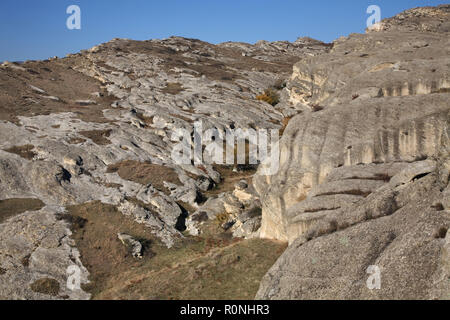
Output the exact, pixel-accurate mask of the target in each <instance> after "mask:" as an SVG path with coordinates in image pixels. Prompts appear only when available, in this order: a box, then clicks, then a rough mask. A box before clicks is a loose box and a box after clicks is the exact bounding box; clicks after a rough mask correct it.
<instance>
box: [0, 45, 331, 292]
mask: <svg viewBox="0 0 450 320" xmlns="http://www.w3.org/2000/svg"><path fill="white" fill-rule="evenodd" d="M329 49H330V45H327V44H324V43H322V42H319V41H316V40H313V39H309V38H300V39H298V40H297V41H296V42H294V43H289V42H273V43H269V42H265V41H261V42H258V43H257V44H255V45H249V44H245V43H232V42H230V43H223V44H220V45H211V44H208V43H205V42H202V41H199V40H193V39H183V38H177V37H173V38H170V39H166V40H151V41H143V42H140V41H132V40H126V39H114V40H112V41H110V42H108V43H105V44H102V45H99V46H96V47H94V48H92V49H90V50H88V51H82V52H80V53H78V54H74V55H69V56H67V57H66V58H64V59H58V58H54V59H50V60H48V61H28V62H25V63H23V64H17V63H8V62H6V63H4V64H3V65H2V66H1V67H0V78H1V85H0V119H1V120H2V121H1V122H0V134H1V136H2V137H5V138H4V139H2V141H1V142H0V180H1V184H0V230H1V231H0V239H1V241H0V267H1V269H0V270H1V272H0V279H1V281H0V298H13V299H16V298H17V299H21V298H33V299H34V298H36V299H40V298H49V296H50V297H52V298H59V299H61V298H71V299H80V298H81V299H84V298H89V297H93V298H96V297H105V296H107V297H108V298H117V297H118V296H117V293H114V294H112V293H110V294H109V295H106V293H105V292H116V291H119V288H122V287H125V288H126V286H127V285H126V283H125V282H124V281H122V280H117V279H116V278H114V277H115V276H117V273H120V272H122V273H123V272H128V273H129V272H130V268H131V269H136V266H135V264H136V263H138V265H139V268H140V269H139V268H138V270H136V271H135V272H134V273H132V274H130V273H129V274H128V278H129V279H130V278H131V279H132V278H133V277H137V278H140V280H139V281H138V280H136V281H137V282H140V283H142V284H141V285H142V287H144V288H148V287H149V286H151V285H149V284H146V283H145V281H143V280H142V279H143V278H144V277H145V275H146V274H148V275H147V276H146V278H148V279H152V278H154V277H155V275H150V273H151V272H160V273H161V272H163V274H165V275H166V278H164V277H162V278H161V277H160V276H157V277H156V278H158V279H166V280H167V282H168V284H167V288H168V289H167V290H166V291H164V290H165V289H163V287H161V284H159V287H160V288H161V289H160V290H161V292H144V293H140V294H139V297H143V298H152V297H159V298H174V297H175V298H176V297H179V298H180V297H187V296H185V295H183V294H182V293H181V291H180V292H178V291H177V290H176V289H175V288H176V286H179V285H181V284H182V283H183V281H186V280H187V279H186V277H182V280H180V279H177V278H176V277H175V276H173V274H171V270H173V272H181V270H184V269H183V268H187V266H188V265H189V264H194V266H191V267H190V269H192V270H196V269H195V268H196V266H197V264H200V266H201V264H202V262H201V260H202V259H203V260H204V259H205V257H206V256H207V255H208V254H213V253H214V252H215V253H214V257H216V259H219V258H220V257H221V256H222V253H221V252H222V250H225V251H226V252H231V253H229V254H231V256H233V254H234V255H236V252H239V251H241V250H244V249H242V246H243V247H244V248H246V247H247V246H250V247H253V248H255V247H257V248H259V250H260V251H261V250H262V252H260V253H258V252H254V253H251V254H250V253H249V254H250V257H248V256H246V257H245V258H242V259H241V260H240V261H241V262H240V264H239V263H238V264H236V263H235V262H237V261H238V260H236V258H231V260H230V258H228V259H229V260H230V261H231V262H230V263H225V266H227V267H229V268H230V270H231V271H233V270H234V269H233V266H231V267H230V266H229V264H232V265H234V266H235V267H236V270H235V272H236V273H235V274H234V275H233V273H232V272H231V274H229V273H228V278H230V279H228V280H227V279H225V280H226V281H225V280H224V281H223V285H224V286H225V287H226V286H229V282H230V281H231V282H233V281H236V283H241V285H242V286H243V288H241V287H240V286H234V289H235V291H234V292H230V291H229V290H228V289H226V288H224V289H223V290H224V291H220V289H218V290H216V292H214V291H207V290H205V289H202V288H201V286H200V287H198V288H192V287H190V286H189V285H191V284H192V279H191V280H189V283H188V284H184V285H183V288H184V289H185V290H186V291H185V292H187V293H189V294H191V296H189V297H191V298H200V297H202V294H207V293H208V292H209V293H210V297H211V298H213V297H216V298H227V297H229V298H233V297H234V298H246V299H248V298H253V297H254V295H255V293H256V290H257V285H258V283H259V280H260V279H261V277H262V276H263V274H264V273H265V272H266V271H267V270H268V268H269V267H270V266H271V265H272V264H273V263H274V261H275V259H276V258H277V257H278V256H279V255H280V253H281V252H282V251H280V250H282V249H283V248H284V244H283V243H279V242H273V241H272V242H267V241H260V242H258V241H259V240H258V241H257V242H256V244H254V242H252V243H251V244H249V243H247V242H243V243H242V244H236V243H235V241H234V240H233V237H239V238H236V239H240V238H250V237H254V236H255V235H256V231H258V229H259V226H260V222H261V210H260V203H259V200H258V196H257V194H256V193H255V192H254V190H253V188H252V186H251V177H252V175H253V174H254V168H252V167H251V166H247V167H245V168H238V167H236V166H219V165H217V166H211V165H197V164H194V163H193V164H191V165H189V164H188V165H177V164H176V163H174V161H173V160H172V156H171V154H172V151H173V147H174V145H176V144H177V143H178V142H179V141H178V140H176V139H173V136H172V134H173V132H174V131H175V130H176V129H179V128H185V129H187V130H188V132H192V131H193V124H194V122H196V121H199V120H201V121H202V126H203V130H206V129H208V128H217V129H218V130H219V131H220V132H223V131H224V130H225V129H227V128H231V129H234V128H254V129H266V128H281V127H282V126H283V125H282V122H283V119H284V118H285V117H288V116H290V115H293V114H296V113H298V112H299V111H298V110H297V109H296V106H293V105H290V104H281V103H279V104H277V105H276V106H275V107H274V106H272V105H271V104H269V103H267V102H264V101H259V100H257V99H255V97H256V96H257V95H259V94H262V93H263V92H264V91H265V90H266V89H267V88H272V87H273V89H271V90H273V91H274V92H275V91H278V92H276V95H277V96H278V95H282V92H281V90H282V89H283V87H284V81H285V80H286V79H287V78H288V77H289V75H290V73H291V70H292V66H293V64H294V63H295V62H297V61H298V60H300V59H302V58H305V57H308V56H315V55H318V54H321V53H323V52H327V51H329ZM233 169H234V170H233ZM243 169H245V170H243ZM235 185H236V188H235ZM118 214H119V215H120V214H123V215H124V217H126V219H125V220H124V218H121V217H120V216H118ZM104 215H107V216H106V217H105V216H104ZM107 217H109V218H107ZM186 218H188V219H187V221H186ZM186 229H188V230H186ZM118 234H120V236H119V235H118ZM100 235H104V236H105V237H101V236H100ZM122 242H123V243H124V244H123V243H122ZM149 243H152V245H148V244H149ZM145 244H147V245H145ZM127 245H129V246H130V250H128V249H127ZM265 246H269V247H273V248H274V249H273V250H271V252H272V253H270V254H268V255H267V254H265V253H264V251H265V249H264V248H265ZM164 248H166V249H164ZM245 250H247V251H245ZM245 250H244V251H245V252H249V251H248V250H250V249H245ZM235 251H236V252H235ZM183 254H184V255H183ZM261 254H263V255H264V259H266V260H265V261H267V262H266V263H262V264H261V267H260V268H254V270H255V274H254V277H252V276H249V277H248V280H243V279H241V280H237V279H234V278H233V276H240V275H242V274H243V273H242V271H239V272H238V270H241V269H242V268H244V269H245V266H246V265H247V264H246V263H248V265H250V266H251V265H254V264H255V263H256V260H255V259H257V260H260V259H259V258H257V257H259V256H260V255H261ZM155 255H156V256H155ZM195 257H197V258H198V259H197V260H195V259H194V258H195ZM136 259H137V260H139V262H136ZM233 259H234V260H233ZM193 260H195V261H193ZM213 260H214V259H213ZM219 260H220V259H219ZM158 261H159V262H158ZM246 261H247V262H246ZM154 264H156V265H159V269H158V268H157V269H158V270H153V268H154V267H153V265H154ZM72 265H76V266H78V268H79V276H80V279H81V284H82V288H83V290H68V289H67V288H66V279H67V277H68V274H67V273H66V271H67V268H68V267H70V266H72ZM105 265H108V266H105ZM217 265H218V266H221V262H220V261H218V262H217ZM213 267H214V266H212V268H213ZM166 269H167V270H166ZM203 269H205V267H203ZM203 269H202V268H200V269H199V270H200V271H199V272H200V275H195V274H194V275H193V277H194V278H195V279H197V278H199V277H200V278H201V280H202V281H203V280H204V281H207V279H211V280H213V281H215V277H213V276H214V273H213V272H212V271H211V270H207V273H208V274H210V276H209V277H208V276H207V275H205V276H201V274H202V271H201V270H203ZM219 269H220V268H219ZM164 270H165V271H164ZM192 270H191V271H192ZM218 272H219V271H218ZM220 272H222V271H220ZM182 274H185V272H184V271H183V272H182ZM113 278H114V279H115V280H112V279H113ZM175 279H177V280H176V281H175ZM233 279H234V280H233ZM130 281H131V280H130ZM217 281H218V280H217ZM245 281H248V282H249V283H248V286H246V285H245V284H244V283H245ZM175 282H176V284H175ZM88 283H89V285H88ZM114 283H115V284H114ZM199 283H201V281H197V282H196V284H195V285H196V286H198V285H199ZM110 284H112V287H110ZM213 284H214V286H217V283H214V282H213ZM205 285H206V284H205ZM153 286H154V285H153ZM171 286H172V287H171ZM49 288H50V289H51V290H50V289H49ZM55 288H56V289H55ZM232 288H233V286H232ZM227 290H228V291H227ZM137 291H139V290H138V289H136V292H134V291H130V290H125V289H124V292H128V293H127V294H128V295H126V296H123V295H122V296H121V297H124V298H127V297H136V295H137V294H138V293H137ZM238 291H239V292H238ZM171 292H172V293H171ZM173 292H175V293H173ZM225 292H229V293H228V296H227V295H226V294H225ZM133 294H136V295H133Z"/></svg>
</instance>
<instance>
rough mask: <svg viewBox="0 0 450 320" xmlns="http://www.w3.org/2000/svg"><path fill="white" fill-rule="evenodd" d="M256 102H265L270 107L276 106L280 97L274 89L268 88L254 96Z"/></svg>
mask: <svg viewBox="0 0 450 320" xmlns="http://www.w3.org/2000/svg"><path fill="white" fill-rule="evenodd" d="M256 100H259V101H264V102H267V103H268V104H270V105H272V106H276V105H277V104H278V103H279V102H280V95H279V94H278V92H277V91H276V89H275V88H268V89H266V90H264V93H262V94H260V95H258V96H256Z"/></svg>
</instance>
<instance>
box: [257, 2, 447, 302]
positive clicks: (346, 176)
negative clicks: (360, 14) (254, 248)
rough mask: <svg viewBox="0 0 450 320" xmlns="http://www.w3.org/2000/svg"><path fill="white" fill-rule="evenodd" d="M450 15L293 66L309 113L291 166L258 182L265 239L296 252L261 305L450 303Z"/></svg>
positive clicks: (268, 280)
mask: <svg viewBox="0 0 450 320" xmlns="http://www.w3.org/2000/svg"><path fill="white" fill-rule="evenodd" d="M449 8H450V7H449V6H448V5H446V6H441V7H436V8H419V9H413V10H409V11H406V12H405V13H402V14H400V15H399V16H396V17H394V18H391V19H387V20H384V21H382V22H381V26H382V28H380V30H379V31H378V32H373V30H372V31H370V32H369V33H367V34H365V35H359V34H353V35H350V36H349V37H347V38H341V39H338V40H337V41H335V42H334V43H333V48H332V50H331V51H330V52H329V53H327V54H323V55H320V56H317V57H313V58H308V59H305V60H302V61H300V62H299V63H297V64H296V65H295V66H294V72H293V75H292V77H291V80H290V82H289V83H288V88H289V99H290V102H291V103H293V104H297V105H299V106H300V105H301V106H303V109H304V112H303V113H302V114H300V115H298V116H296V117H294V118H293V119H292V120H291V121H290V122H289V125H288V126H287V128H286V130H285V132H284V135H283V138H282V141H281V146H280V150H281V157H280V171H279V172H278V173H277V174H276V175H273V176H267V177H258V176H257V177H256V178H255V180H254V181H255V182H254V184H255V188H256V189H257V190H258V192H259V194H260V197H261V202H262V205H263V209H262V210H263V212H262V227H261V231H260V233H261V236H262V237H266V238H275V239H281V240H286V241H289V243H290V247H289V248H288V249H287V250H286V252H285V253H284V254H283V255H282V256H281V258H280V259H279V260H278V261H277V263H276V264H275V265H274V266H273V267H272V269H271V270H270V271H269V272H268V274H267V275H266V276H265V277H264V279H263V281H262V283H261V286H260V290H259V292H258V295H257V297H258V298H260V299H448V298H449V293H450V290H449V289H450V287H449V283H450V282H449V279H450V278H449V273H448V268H447V267H448V257H447V256H446V252H447V251H446V246H447V245H446V241H448V239H447V240H446V237H448V236H446V234H447V230H448V228H449V226H450V207H449V206H448V200H446V199H447V198H448V190H449V186H448V183H449V171H448V166H449V163H450V149H449V148H448V145H449V138H450V127H449V120H450V95H449V92H450V75H449V70H450V69H449V66H450V59H449V53H450V51H449V48H450V46H449V44H450V43H449V41H450V37H449V30H448V21H449V16H450V11H449ZM370 266H376V267H377V268H378V269H379V270H380V274H381V287H380V289H374V290H371V289H369V287H368V286H367V284H366V280H367V279H368V278H369V276H370V274H368V273H367V272H369V271H370V269H369V267H370ZM368 270H369V271H368Z"/></svg>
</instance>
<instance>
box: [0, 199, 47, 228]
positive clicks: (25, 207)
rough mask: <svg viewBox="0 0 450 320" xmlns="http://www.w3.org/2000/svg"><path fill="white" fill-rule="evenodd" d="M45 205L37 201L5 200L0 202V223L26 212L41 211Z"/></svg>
mask: <svg viewBox="0 0 450 320" xmlns="http://www.w3.org/2000/svg"><path fill="white" fill-rule="evenodd" d="M44 206H45V204H44V203H43V202H42V201H41V200H39V199H28V198H26V199H17V198H12V199H6V200H0V223H3V222H5V221H6V220H7V219H8V218H10V217H12V216H14V215H18V214H21V213H24V212H26V211H38V210H41V209H42V208H43V207H44Z"/></svg>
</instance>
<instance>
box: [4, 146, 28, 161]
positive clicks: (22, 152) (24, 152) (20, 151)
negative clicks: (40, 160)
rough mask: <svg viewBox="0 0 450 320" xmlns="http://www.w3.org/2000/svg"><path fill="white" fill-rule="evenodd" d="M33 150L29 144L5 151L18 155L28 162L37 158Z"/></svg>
mask: <svg viewBox="0 0 450 320" xmlns="http://www.w3.org/2000/svg"><path fill="white" fill-rule="evenodd" d="M33 149H34V146H33V145H30V144H27V145H25V146H13V147H11V148H8V149H4V150H3V151H6V152H9V153H14V154H17V155H19V156H21V157H22V158H24V159H27V160H32V159H33V158H34V157H35V156H36V153H34V152H33V151H32V150H33Z"/></svg>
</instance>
